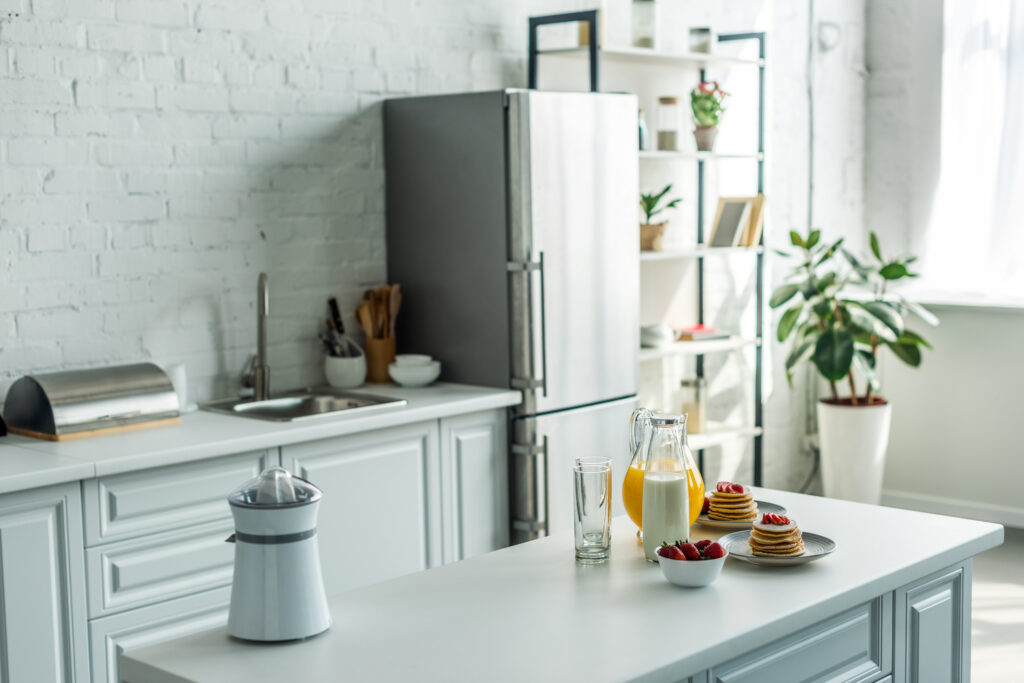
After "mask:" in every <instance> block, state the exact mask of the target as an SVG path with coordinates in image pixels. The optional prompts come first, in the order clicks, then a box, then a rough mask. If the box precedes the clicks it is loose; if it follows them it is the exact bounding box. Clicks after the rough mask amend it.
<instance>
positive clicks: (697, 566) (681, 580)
mask: <svg viewBox="0 0 1024 683" xmlns="http://www.w3.org/2000/svg"><path fill="white" fill-rule="evenodd" d="M728 557H729V551H728V550H726V551H725V555H723V556H722V557H719V558H718V559H717V560H670V559H668V558H667V557H662V556H661V555H660V554H659V555H658V564H659V565H661V573H662V574H664V575H665V578H666V579H668V580H669V582H670V583H674V584H675V585H677V586H686V587H687V588H700V587H701V586H707V585H708V584H711V583H714V582H715V579H717V578H718V575H719V574H721V573H722V567H723V566H724V565H725V560H726V559H727V558H728Z"/></svg>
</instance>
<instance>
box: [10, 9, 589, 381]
mask: <svg viewBox="0 0 1024 683" xmlns="http://www.w3.org/2000/svg"><path fill="white" fill-rule="evenodd" d="M562 5H563V6H567V7H569V8H571V7H573V6H574V5H575V3H574V2H573V0H567V2H565V3H562ZM547 9H551V10H552V11H556V10H557V9H559V8H558V7H555V8H552V7H551V5H550V3H548V2H544V0H517V1H516V2H512V3H506V2H500V1H499V0H489V2H487V3H484V6H482V7H481V6H477V3H461V2H457V1H454V0H448V1H445V2H441V1H434V2H424V3H412V2H407V1H401V0H400V1H397V2H395V1H387V2H370V1H366V2H336V1H334V0H306V1H301V0H292V1H289V2H282V1H279V0H274V1H270V0H267V1H265V2H255V1H253V0H218V1H217V2H206V1H205V0H204V1H200V0H190V1H187V2H185V1H181V2H179V1H175V0H167V1H163V0H161V1H156V0H2V2H0V10H2V12H0V292H2V296H0V349H2V351H0V391H2V392H6V387H7V386H8V385H9V383H10V382H11V381H12V380H13V379H15V378H17V377H19V376H21V375H23V374H25V373H28V372H36V371H38V372H42V371H48V370H57V369H62V368H70V367H83V366H90V365H99V364H107V363H118V362H131V361H135V360H139V359H143V358H152V359H153V360H156V361H158V362H178V361H183V362H185V363H186V364H187V365H188V369H189V375H190V381H191V393H192V394H193V397H194V398H197V399H206V398H211V397H214V396H219V395H225V394H227V393H229V392H232V391H234V390H235V389H236V387H235V382H236V377H237V374H238V370H239V369H240V368H241V365H242V363H243V361H244V360H245V356H246V355H247V354H248V353H249V352H250V351H251V350H252V348H253V347H254V344H255V322H254V317H255V309H254V298H255V283H256V275H257V274H258V273H259V272H260V271H267V272H268V273H269V274H270V289H271V316H272V324H271V326H270V344H271V348H270V362H271V365H272V367H273V377H274V383H275V386H277V387H279V388H285V387H292V386H296V385H300V384H306V383H312V382H318V381H320V380H321V379H322V374H321V369H320V364H321V360H320V354H319V351H318V349H317V344H316V341H315V330H316V327H317V323H318V322H319V320H320V317H321V315H322V314H323V312H324V306H325V300H326V298H327V297H328V296H329V295H331V294H335V295H338V296H339V297H340V298H341V302H342V311H343V313H344V315H345V316H346V321H347V323H348V324H349V325H351V326H353V327H355V324H354V320H353V319H352V316H351V310H352V308H353V307H354V305H355V303H356V301H357V299H358V298H359V296H360V295H361V292H362V289H363V288H364V287H366V286H370V285H375V284H377V283H379V282H380V281H382V280H383V279H384V276H385V273H384V239H383V187H382V186H383V173H382V167H381V165H382V161H381V140H380V107H379V102H380V100H381V99H383V98H384V97H389V96H395V95H406V94H411V93H416V92H436V91H441V90H446V91H450V90H467V89H481V88H486V87H495V86H497V85H499V84H501V83H507V84H508V85H522V78H523V76H522V74H523V61H524V60H523V53H524V46H525V44H526V31H525V25H526V17H527V16H528V15H529V14H531V13H534V14H535V13H539V12H541V11H545V10H547ZM471 64H473V65H474V66H473V68H472V69H471V68H470V65H471ZM477 64H485V65H486V66H485V67H479V66H476V65H477ZM509 73H511V74H515V76H514V78H512V79H511V80H509V79H507V78H506V75H507V74H509Z"/></svg>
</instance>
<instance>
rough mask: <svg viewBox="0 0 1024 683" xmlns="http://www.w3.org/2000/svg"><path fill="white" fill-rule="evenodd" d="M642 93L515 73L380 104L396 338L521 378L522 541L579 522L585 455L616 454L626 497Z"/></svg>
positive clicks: (515, 437)
mask: <svg viewBox="0 0 1024 683" xmlns="http://www.w3.org/2000/svg"><path fill="white" fill-rule="evenodd" d="M636 130H637V101H636V98H635V97H634V96H632V95H619V94H596V93H555V92H539V91H530V90H501V91H495V92H480V93H467V94H455V95H440V96H435V97H414V98H404V99H393V100H388V101H387V102H385V103H384V133H385V135H384V148H385V172H386V191H385V192H386V211H387V263H388V278H389V280H390V281H392V282H400V283H401V285H402V289H403V292H404V303H403V306H402V314H401V316H400V318H399V320H398V323H397V325H396V327H397V330H398V343H399V351H403V350H404V351H409V352H419V353H429V354H431V355H433V356H434V357H435V358H438V359H440V360H441V361H442V367H443V370H442V379H444V380H447V381H452V382H464V383H468V384H482V385H487V386H495V387H512V388H516V389H520V390H521V391H522V393H523V402H522V404H521V405H520V406H518V407H517V408H515V409H514V410H513V411H512V412H511V415H510V423H509V435H510V448H509V457H508V462H509V479H510V500H511V510H510V518H511V520H512V521H511V525H512V530H511V534H512V540H513V542H521V541H525V540H529V539H532V538H537V537H538V536H543V535H545V534H548V533H553V532H556V531H560V530H565V529H571V528H572V469H571V468H572V462H573V460H574V458H576V457H577V456H607V457H610V458H612V459H613V460H614V465H613V475H614V476H613V501H614V508H613V514H617V513H619V512H621V511H622V506H621V500H620V498H621V496H620V491H621V482H622V477H623V474H624V473H625V469H626V467H627V466H628V464H629V453H628V446H627V444H628V437H627V423H628V420H629V414H630V412H631V411H632V410H633V409H634V407H635V406H636V391H637V373H638V370H637V350H638V348H639V338H638V328H639V321H638V309H639V302H638V297H639V239H638V234H637V219H638V213H637V173H638V170H637V165H638V164H637V144H636Z"/></svg>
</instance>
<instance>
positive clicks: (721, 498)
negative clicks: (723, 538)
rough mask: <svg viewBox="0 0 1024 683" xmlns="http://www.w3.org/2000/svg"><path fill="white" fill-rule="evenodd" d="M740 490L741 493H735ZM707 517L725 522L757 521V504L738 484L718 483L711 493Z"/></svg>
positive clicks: (745, 489)
mask: <svg viewBox="0 0 1024 683" xmlns="http://www.w3.org/2000/svg"><path fill="white" fill-rule="evenodd" d="M736 489H740V490H741V492H739V493H737V492H735V490H736ZM708 517H710V518H711V519H717V520H721V521H726V522H747V521H752V520H755V519H757V504H756V503H754V496H752V495H751V494H750V489H748V488H747V487H745V486H742V487H741V486H740V485H739V484H730V483H729V482H719V483H718V487H717V489H716V490H715V491H712V492H711V504H710V506H709V507H708Z"/></svg>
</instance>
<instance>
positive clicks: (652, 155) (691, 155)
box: [640, 149, 764, 161]
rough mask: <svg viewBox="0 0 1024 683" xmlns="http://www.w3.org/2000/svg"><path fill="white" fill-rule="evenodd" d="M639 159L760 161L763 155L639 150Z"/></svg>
mask: <svg viewBox="0 0 1024 683" xmlns="http://www.w3.org/2000/svg"><path fill="white" fill-rule="evenodd" d="M640 158H641V159H660V160H662V161H668V160H671V159H689V160H695V161H714V160H715V159H753V160H760V159H763V158H764V155H763V154H761V153H760V152H751V153H750V154H743V153H736V154H733V153H730V152H725V153H720V152H674V151H668V150H663V149H643V150H640Z"/></svg>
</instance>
